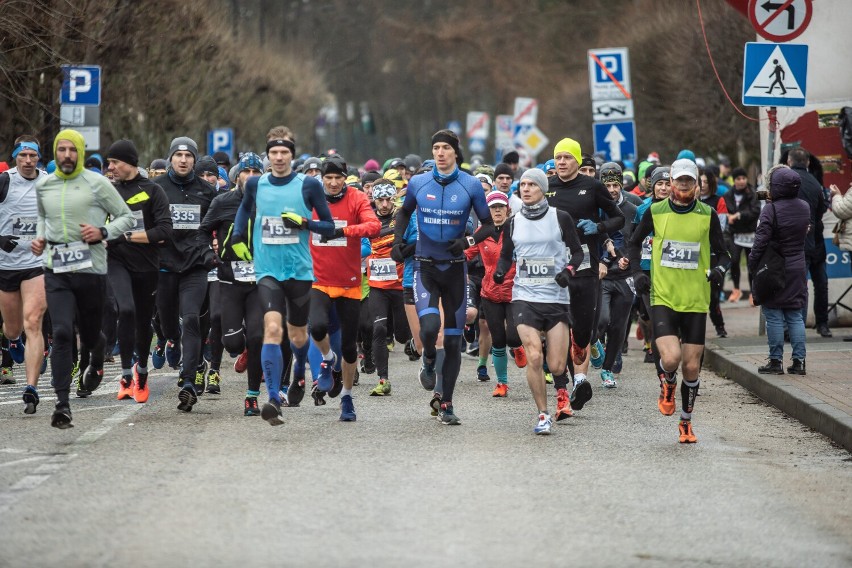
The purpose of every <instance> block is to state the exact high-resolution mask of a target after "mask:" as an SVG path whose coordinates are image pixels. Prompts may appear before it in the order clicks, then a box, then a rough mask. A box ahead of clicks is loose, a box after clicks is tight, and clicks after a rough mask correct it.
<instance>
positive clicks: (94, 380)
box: [83, 365, 104, 393]
mask: <svg viewBox="0 0 852 568" xmlns="http://www.w3.org/2000/svg"><path fill="white" fill-rule="evenodd" d="M102 380H104V370H103V369H96V368H95V367H93V366H92V365H89V366H88V367H86V372H85V373H84V374H83V385H84V386H85V387H86V390H87V391H89V393H93V392H95V391H96V390H98V387H99V386H101V381H102Z"/></svg>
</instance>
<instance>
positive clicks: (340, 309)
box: [308, 288, 387, 364]
mask: <svg viewBox="0 0 852 568" xmlns="http://www.w3.org/2000/svg"><path fill="white" fill-rule="evenodd" d="M332 304H334V307H335V308H336V309H337V317H338V318H339V319H340V353H341V354H342V355H343V360H344V361H345V362H347V363H350V364H351V363H355V362H356V361H357V360H358V344H357V341H358V315H359V314H360V312H361V300H355V299H353V298H334V299H332V298H331V297H329V295H328V294H326V293H325V292H323V291H321V290H317V289H316V288H312V289H311V308H310V316H309V318H308V319H310V322H311V337H312V338H313V340H314V341H316V342H318V341H322V340H323V339H325V338H326V337H327V336H328V312H329V311H330V310H331V306H332ZM386 348H387V347H386Z"/></svg>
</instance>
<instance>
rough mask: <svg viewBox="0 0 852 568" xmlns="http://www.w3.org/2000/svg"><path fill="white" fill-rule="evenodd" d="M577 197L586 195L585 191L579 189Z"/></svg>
mask: <svg viewBox="0 0 852 568" xmlns="http://www.w3.org/2000/svg"><path fill="white" fill-rule="evenodd" d="M577 195H586V190H585V189H581V190H580V191H578V192H577Z"/></svg>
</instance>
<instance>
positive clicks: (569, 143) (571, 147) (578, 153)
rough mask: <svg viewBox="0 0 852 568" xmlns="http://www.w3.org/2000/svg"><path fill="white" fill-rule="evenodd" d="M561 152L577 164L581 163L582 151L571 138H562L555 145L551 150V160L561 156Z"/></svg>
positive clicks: (578, 144)
mask: <svg viewBox="0 0 852 568" xmlns="http://www.w3.org/2000/svg"><path fill="white" fill-rule="evenodd" d="M562 152H568V153H569V154H571V155H572V156H574V159H575V160H577V163H578V164H579V163H581V162H582V161H583V151H582V150H581V149H580V143H579V142H577V141H576V140H573V139H571V138H563V139H562V140H560V141H559V142H557V143H556V146H554V148H553V158H554V159H555V158H556V156H558V155H559V154H561V153H562Z"/></svg>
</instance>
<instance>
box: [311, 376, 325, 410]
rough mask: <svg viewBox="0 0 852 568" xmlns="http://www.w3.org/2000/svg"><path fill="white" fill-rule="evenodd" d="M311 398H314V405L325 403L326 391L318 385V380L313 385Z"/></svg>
mask: <svg viewBox="0 0 852 568" xmlns="http://www.w3.org/2000/svg"><path fill="white" fill-rule="evenodd" d="M311 398H312V399H314V406H324V405H325V391H324V390H321V389H320V388H319V386H317V381H314V382H313V384H312V385H311Z"/></svg>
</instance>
